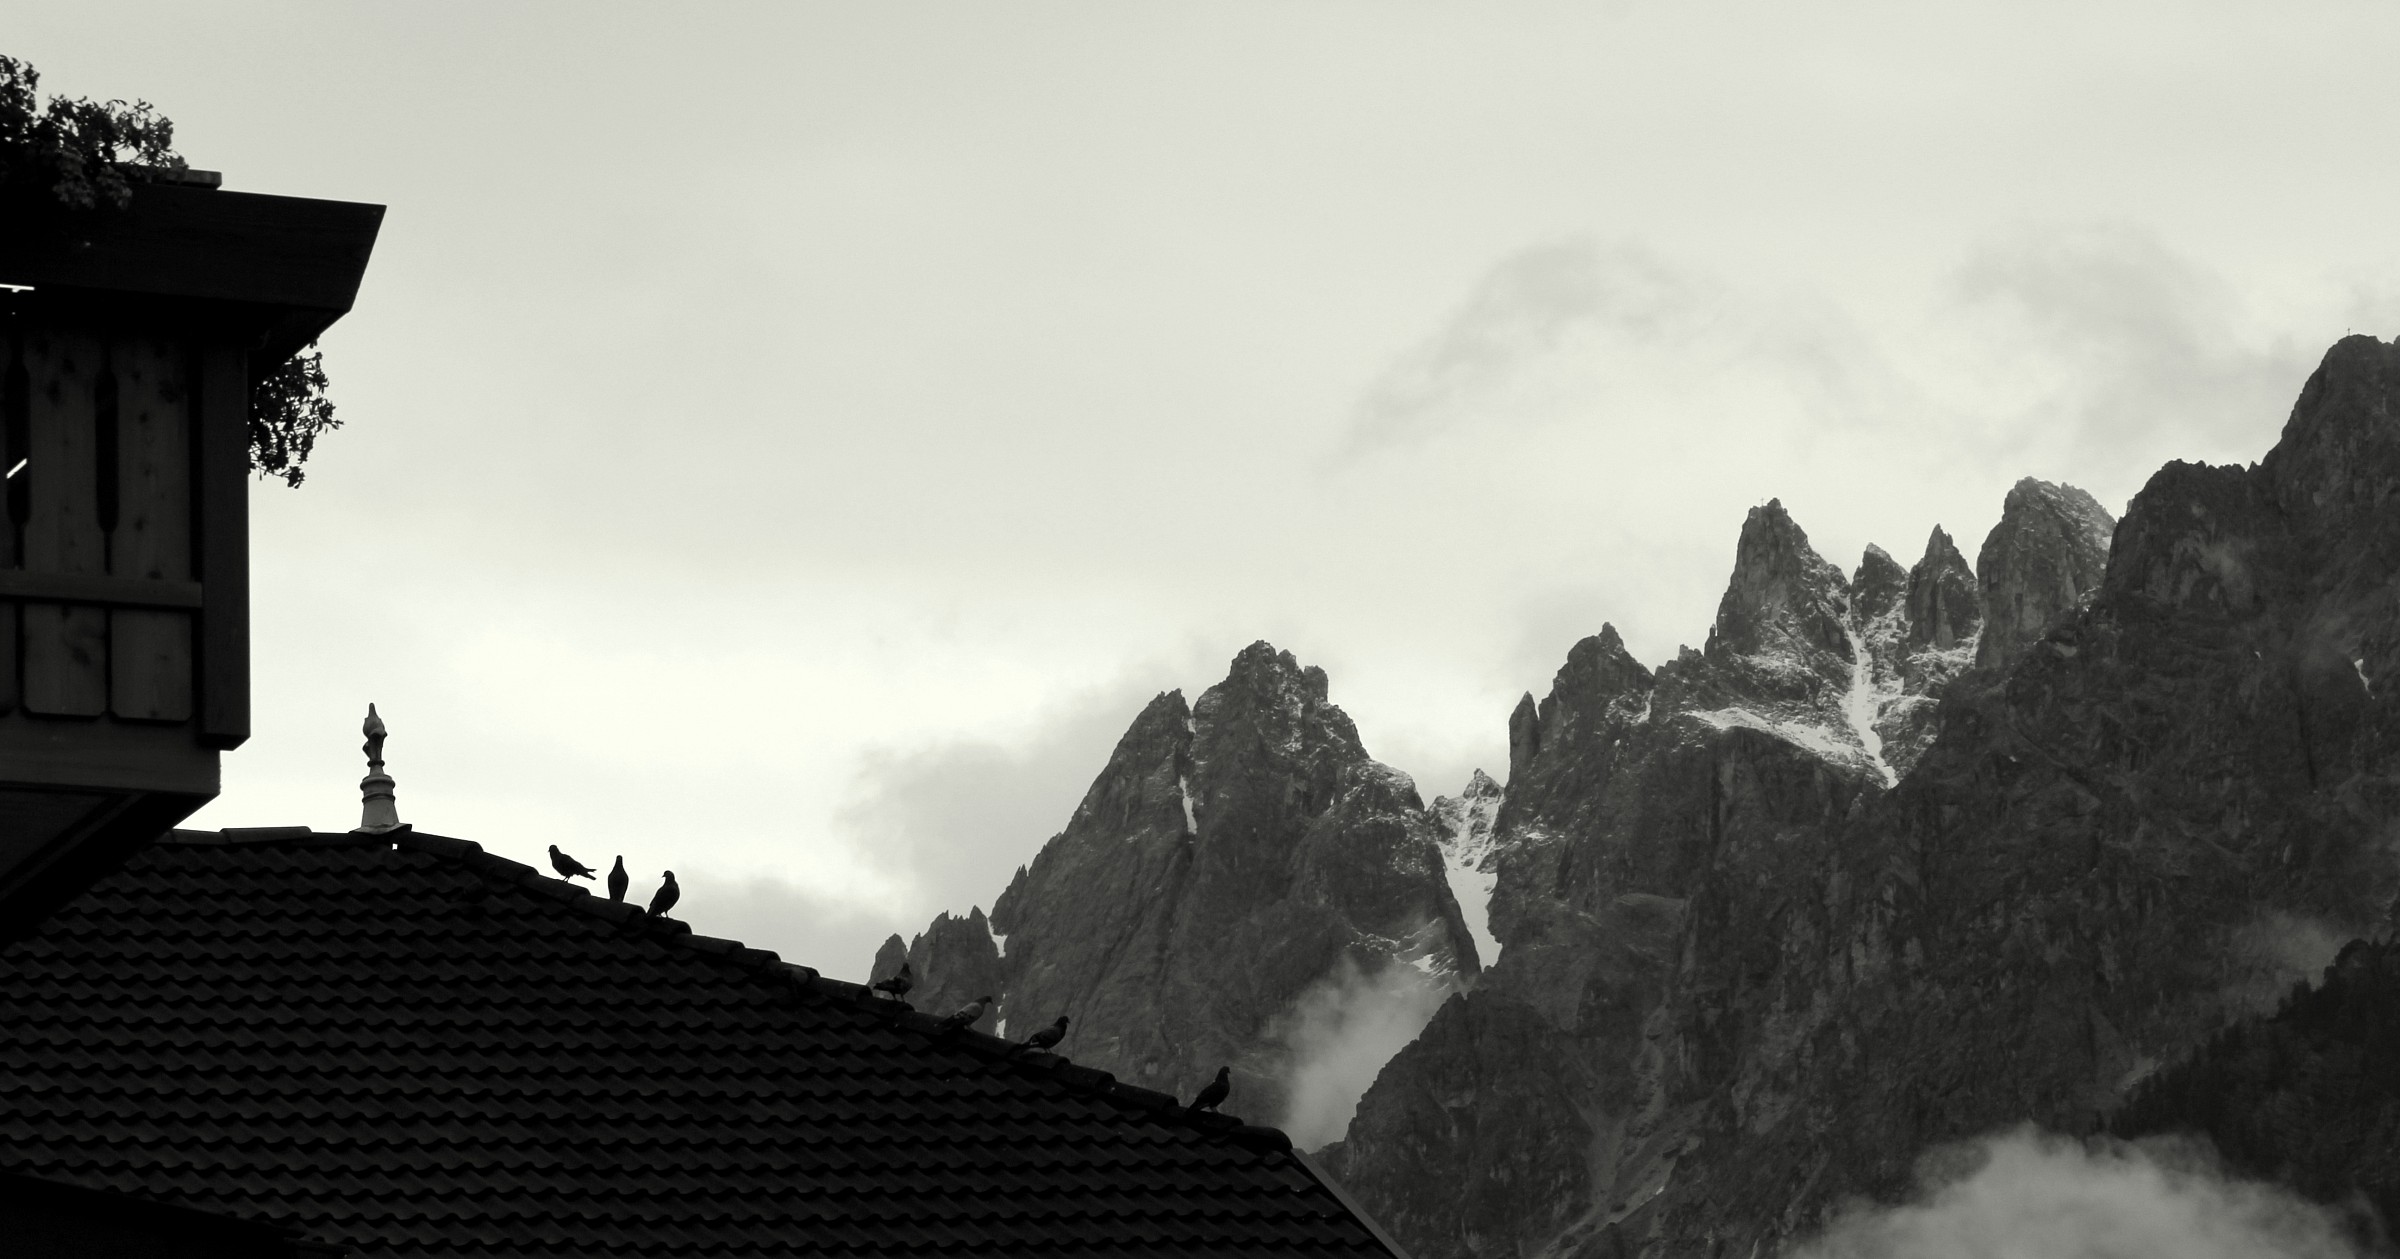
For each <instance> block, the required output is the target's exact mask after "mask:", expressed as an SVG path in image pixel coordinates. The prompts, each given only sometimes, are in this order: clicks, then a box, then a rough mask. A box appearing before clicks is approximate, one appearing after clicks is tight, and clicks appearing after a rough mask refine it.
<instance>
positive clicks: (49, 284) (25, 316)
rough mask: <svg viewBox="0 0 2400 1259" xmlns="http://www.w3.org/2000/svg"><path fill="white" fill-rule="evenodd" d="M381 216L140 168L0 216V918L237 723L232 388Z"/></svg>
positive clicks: (75, 874) (173, 796) (239, 471)
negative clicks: (112, 211) (108, 204)
mask: <svg viewBox="0 0 2400 1259" xmlns="http://www.w3.org/2000/svg"><path fill="white" fill-rule="evenodd" d="M382 213H383V211H382V207H380V206H370V205H356V204H351V203H346V202H329V201H307V200H300V199H297V198H290V197H267V196H258V195H254V194H245V193H230V192H218V191H214V190H209V189H204V188H196V187H179V186H171V185H144V186H141V187H139V188H137V190H136V192H135V196H134V203H133V206H132V208H131V209H129V210H127V211H125V212H123V213H121V214H118V215H114V216H109V217H106V218H102V219H99V220H96V221H95V222H93V223H91V224H87V225H73V226H71V227H61V226H60V225H58V224H56V223H45V222H39V221H35V220H32V219H27V220H25V221H24V222H21V223H20V222H13V221H12V222H9V223H7V224H6V226H4V227H0V285H6V286H8V288H7V289H6V290H5V291H0V472H4V473H5V474H6V475H5V478H4V479H0V485H4V486H5V489H4V490H0V504H4V505H5V512H4V513H0V935H4V934H6V933H8V932H9V931H11V930H12V929H16V928H18V927H20V926H22V925H24V924H26V923H29V922H31V921H37V920H38V917H39V915H40V914H42V913H46V912H47V910H48V908H49V907H50V906H51V905H52V904H54V903H55V902H56V900H57V899H59V898H61V897H63V896H64V895H66V894H68V893H70V892H71V891H72V890H73V889H74V888H76V887H80V886H82V884H83V883H84V882H85V881H87V880H88V879H89V878H90V877H91V876H92V875H93V874H95V873H97V872H98V871H99V870H101V869H105V868H107V867H108V866H110V865H113V864H114V863H115V862H117V861H119V860H121V859H122V858H123V857H124V855H125V854H127V853H128V852H130V851H132V850H133V849H134V848H136V847H138V846H140V845H141V844H143V843H146V842H148V841H149V840H150V839H151V838H153V837H155V836H156V835H158V834H159V833H160V832H161V831H163V830H164V829H165V828H167V827H168V826H171V825H172V824H174V823H175V822H177V821H179V820H181V819H182V818H184V817H186V816H188V815H189V814H190V813H191V812H192V811H194V810H195V809H198V808H199V807H200V806H201V805H202V804H205V803H206V802H207V801H208V800H209V799H211V798H212V797H214V796H215V795H216V794H217V790H218V781H219V780H218V756H219V754H220V753H222V752H223V751H225V750H228V749H231V748H235V747H239V746H240V745H241V743H242V742H243V740H245V739H247V738H248V737H249V734H250V625H249V604H250V590H249V513H248V508H247V495H248V490H249V484H248V483H249V476H248V473H247V471H246V465H247V457H248V449H249V434H248V424H249V395H250V387H251V384H252V383H253V382H254V381H255V380H256V379H257V378H258V377H260V376H262V375H263V374H264V373H266V372H267V371H270V370H272V369H273V368H274V367H275V366H277V365H278V364H280V363H281V362H282V361H284V360H285V359H286V358H288V357H290V356H291V354H292V353H294V352H295V351H297V350H298V349H299V348H300V347H302V346H303V345H305V344H307V342H308V341H310V340H311V339H313V338H314V337H315V336H316V335H317V334H318V333H319V332H321V331H323V330H324V328H325V327H326V326H328V325H330V324H331V323H332V322H333V321H334V320H335V319H337V318H339V317H340V316H341V315H342V313H343V312H345V311H347V310H348V309H349V308H350V303H351V300H352V298H353V297H354V296H355V294H356V292H357V288H358V282H359V279H360V277H361V275H362V274H363V273H364V270H365V267H366V261H367V256H368V253H369V251H370V250H371V249H372V248H373V245H374V240H375V234H376V230H377V228H378V226H379V225H380V223H381V220H382ZM14 217H15V216H11V218H12V219H13V218H14Z"/></svg>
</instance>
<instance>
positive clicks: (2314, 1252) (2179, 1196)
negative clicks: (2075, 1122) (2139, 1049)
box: [1793, 1127, 2363, 1259]
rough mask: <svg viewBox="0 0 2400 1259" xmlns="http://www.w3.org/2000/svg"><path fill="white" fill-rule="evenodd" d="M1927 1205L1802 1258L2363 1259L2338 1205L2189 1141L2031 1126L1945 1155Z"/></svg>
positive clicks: (1842, 1222)
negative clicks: (2245, 1171)
mask: <svg viewBox="0 0 2400 1259" xmlns="http://www.w3.org/2000/svg"><path fill="white" fill-rule="evenodd" d="M1919 1176H1920V1179H1921V1180H1922V1182H1923V1184H1922V1186H1921V1188H1920V1189H1919V1191H1918V1195H1917V1199H1916V1200H1915V1201H1913V1202H1910V1203H1908V1204H1906V1205H1903V1206H1897V1207H1888V1208H1876V1207H1869V1208H1860V1209H1857V1210H1854V1211H1852V1212H1849V1213H1847V1214H1845V1215H1843V1216H1841V1217H1840V1218H1838V1219H1836V1220H1835V1222H1834V1224H1833V1226H1832V1227H1831V1228H1829V1229H1827V1230H1826V1232H1825V1233H1824V1235H1823V1236H1821V1237H1819V1238H1817V1239H1816V1240H1814V1241H1811V1242H1808V1243H1806V1244H1804V1245H1802V1246H1800V1247H1799V1248H1798V1249H1797V1250H1795V1251H1794V1252H1793V1253H1794V1254H1795V1255H1796V1256H1797V1257H1798V1259H1923V1257H1927V1256H1941V1257H1942V1259H2355V1257H2356V1256H2358V1255H2360V1254H2362V1253H2363V1252H2362V1251H2360V1250H2359V1249H2358V1248H2357V1247H2356V1246H2354V1245H2353V1244H2352V1243H2351V1242H2350V1241H2349V1240H2348V1236H2347V1234H2346V1233H2345V1231H2344V1228H2343V1221H2342V1219H2341V1217H2340V1216H2339V1215H2337V1214H2336V1213H2335V1212H2334V1211H2332V1210H2330V1209H2328V1208H2325V1207H2321V1206H2317V1205H2315V1204H2313V1203H2310V1202H2307V1201H2305V1200H2303V1199H2301V1198H2299V1197H2298V1196H2296V1195H2294V1194H2292V1193H2290V1192H2289V1191H2287V1190H2284V1189H2282V1188H2280V1187H2277V1186H2273V1185H2266V1184H2261V1183H2258V1182H2255V1181H2246V1180H2240V1179H2236V1178H2234V1177H2231V1176H2228V1175H2226V1174H2225V1173H2224V1172H2223V1171H2222V1170H2221V1169H2220V1167H2219V1166H2218V1164H2217V1161H2216V1159H2215V1157H2214V1156H2213V1154H2212V1153H2211V1152H2210V1151H2209V1150H2208V1149H2207V1148H2206V1147H2205V1146H2201V1145H2195V1144H2192V1143H2190V1142H2188V1141H2183V1140H2166V1141H2157V1140H2144V1141H2142V1142H2139V1143H2127V1142H2122V1141H2114V1140H2102V1141H2096V1142H2093V1143H2088V1144H2087V1143H2085V1142H2082V1141H2075V1140H2070V1139H2068V1138H2065V1137H2059V1136H2054V1135H2052V1134H2049V1133H2046V1132H2042V1131H2039V1130H2037V1129H2034V1128H2031V1127H2025V1128H2018V1129H2016V1130H2014V1131H2010V1132H2005V1133H1996V1134H1993V1135H1991V1136H1986V1137H1983V1138H1980V1139H1978V1140H1975V1141H1971V1142H1967V1143H1965V1144H1963V1145H1957V1146H1951V1147H1947V1148H1945V1149H1942V1150H1938V1151H1936V1152H1935V1153H1934V1154H1933V1155H1931V1156H1929V1157H1928V1158H1927V1159H1926V1160H1924V1162H1923V1163H1922V1164H1921V1165H1920V1167H1919Z"/></svg>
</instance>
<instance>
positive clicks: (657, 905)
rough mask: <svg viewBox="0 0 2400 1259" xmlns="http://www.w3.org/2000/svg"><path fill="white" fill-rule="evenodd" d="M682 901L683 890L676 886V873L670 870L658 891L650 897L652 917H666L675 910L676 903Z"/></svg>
mask: <svg viewBox="0 0 2400 1259" xmlns="http://www.w3.org/2000/svg"><path fill="white" fill-rule="evenodd" d="M682 899H683V889H682V888H680V887H677V886H675V872H674V871H673V870H669V871H667V872H666V874H665V876H664V877H663V879H662V881H661V882H660V883H659V885H658V891H656V892H654V893H652V894H651V896H650V916H651V917H653V918H664V917H666V916H667V911H668V910H670V909H673V908H675V902H677V901H679V900H682Z"/></svg>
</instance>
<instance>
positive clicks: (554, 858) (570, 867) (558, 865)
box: [550, 844, 592, 880]
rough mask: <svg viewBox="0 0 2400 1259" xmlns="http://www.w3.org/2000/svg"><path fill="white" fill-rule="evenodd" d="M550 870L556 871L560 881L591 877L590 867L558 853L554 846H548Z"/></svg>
mask: <svg viewBox="0 0 2400 1259" xmlns="http://www.w3.org/2000/svg"><path fill="white" fill-rule="evenodd" d="M550 868H551V869H553V870H556V871H558V877H560V878H562V879H568V880H574V879H588V878H590V877H592V868H591V867H590V866H587V865H585V864H583V863H582V862H580V861H577V860H576V859H574V858H573V857H570V856H568V855H567V854H565V853H563V852H560V851H559V850H558V845H556V844H552V845H550Z"/></svg>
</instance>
